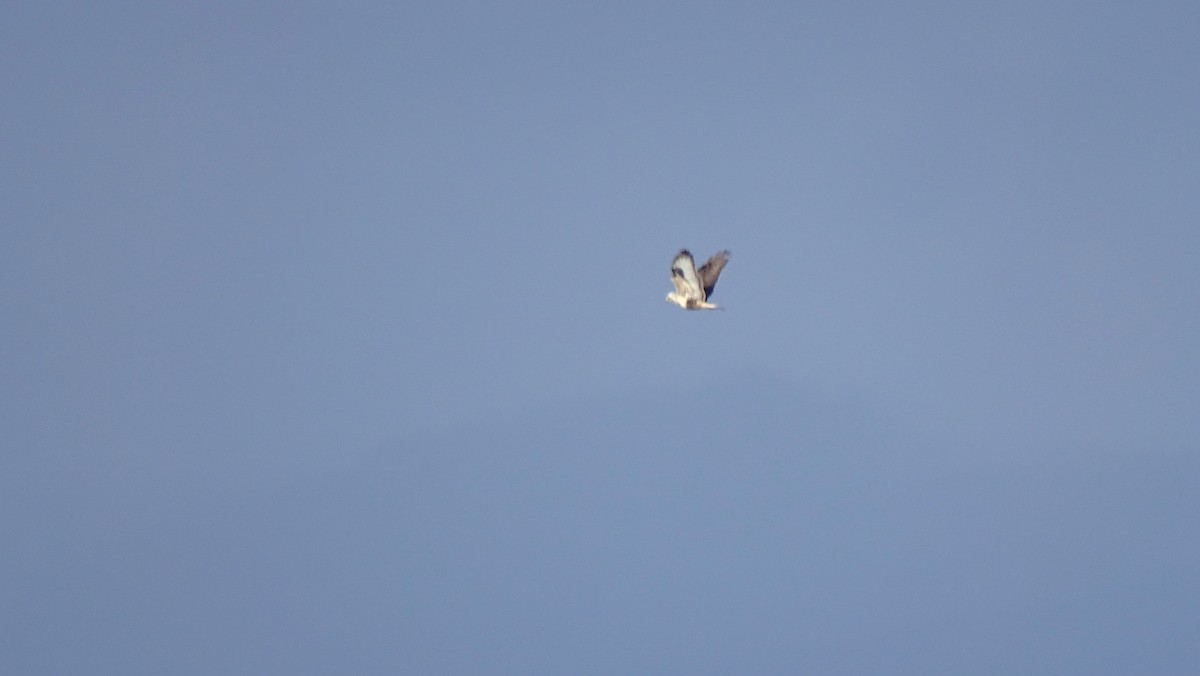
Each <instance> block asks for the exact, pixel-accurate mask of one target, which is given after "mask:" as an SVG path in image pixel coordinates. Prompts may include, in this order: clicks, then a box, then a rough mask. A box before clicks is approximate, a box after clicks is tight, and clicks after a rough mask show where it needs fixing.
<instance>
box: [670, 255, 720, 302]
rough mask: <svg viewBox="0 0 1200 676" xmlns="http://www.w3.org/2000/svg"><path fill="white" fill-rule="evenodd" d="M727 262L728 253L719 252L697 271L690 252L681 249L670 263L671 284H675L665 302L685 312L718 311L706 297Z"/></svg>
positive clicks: (709, 294)
mask: <svg viewBox="0 0 1200 676" xmlns="http://www.w3.org/2000/svg"><path fill="white" fill-rule="evenodd" d="M728 262H729V252H728V251H721V252H718V253H715V254H713V255H712V257H711V258H709V259H708V261H707V262H706V263H705V264H704V265H701V266H700V269H699V270H697V269H696V261H694V260H692V254H691V252H690V251H688V250H687V249H683V250H682V251H680V252H679V253H677V254H675V260H673V261H671V282H673V283H674V284H675V290H674V291H672V292H671V293H668V294H667V300H668V301H670V302H672V303H674V304H676V305H678V306H679V307H681V308H683V309H685V310H720V309H721V308H719V307H717V306H716V305H713V304H712V303H710V302H708V297H709V296H711V295H712V292H713V287H714V286H716V285H717V277H720V276H721V269H722V268H724V267H725V264H726V263H728Z"/></svg>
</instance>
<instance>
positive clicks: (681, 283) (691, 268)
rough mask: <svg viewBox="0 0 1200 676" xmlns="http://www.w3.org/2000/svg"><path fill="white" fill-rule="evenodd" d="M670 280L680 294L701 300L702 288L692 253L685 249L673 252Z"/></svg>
mask: <svg viewBox="0 0 1200 676" xmlns="http://www.w3.org/2000/svg"><path fill="white" fill-rule="evenodd" d="M671 281H672V282H673V283H674V284H675V292H676V293H678V294H679V295H680V296H683V297H684V298H695V299H696V300H703V298H704V296H703V293H704V289H703V287H702V286H701V285H700V277H699V276H698V275H697V274H696V261H694V260H692V254H691V253H690V252H689V251H688V250H687V249H684V250H683V251H680V252H679V253H677V254H675V260H673V261H671Z"/></svg>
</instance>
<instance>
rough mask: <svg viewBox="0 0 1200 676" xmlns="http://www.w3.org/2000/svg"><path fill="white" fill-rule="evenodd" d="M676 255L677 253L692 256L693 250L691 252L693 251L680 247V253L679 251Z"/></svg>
mask: <svg viewBox="0 0 1200 676" xmlns="http://www.w3.org/2000/svg"><path fill="white" fill-rule="evenodd" d="M675 255H676V256H691V255H692V252H691V251H688V250H687V249H680V250H679V253H677V254H675Z"/></svg>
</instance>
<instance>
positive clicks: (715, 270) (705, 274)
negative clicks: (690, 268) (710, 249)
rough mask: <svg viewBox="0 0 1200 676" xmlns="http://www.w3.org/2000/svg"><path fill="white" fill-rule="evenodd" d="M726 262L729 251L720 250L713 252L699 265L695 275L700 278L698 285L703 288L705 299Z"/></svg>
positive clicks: (710, 293)
mask: <svg viewBox="0 0 1200 676" xmlns="http://www.w3.org/2000/svg"><path fill="white" fill-rule="evenodd" d="M728 262H729V252H728V251H721V252H718V253H715V254H713V255H712V256H711V257H710V258H709V259H708V261H706V262H705V263H704V265H701V266H700V270H699V271H698V272H697V276H698V277H699V278H700V286H701V287H703V289H704V299H705V300H708V297H709V296H711V295H712V292H713V287H714V286H716V285H717V277H720V276H721V270H722V269H723V268H724V267H725V264H726V263H728Z"/></svg>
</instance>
